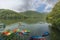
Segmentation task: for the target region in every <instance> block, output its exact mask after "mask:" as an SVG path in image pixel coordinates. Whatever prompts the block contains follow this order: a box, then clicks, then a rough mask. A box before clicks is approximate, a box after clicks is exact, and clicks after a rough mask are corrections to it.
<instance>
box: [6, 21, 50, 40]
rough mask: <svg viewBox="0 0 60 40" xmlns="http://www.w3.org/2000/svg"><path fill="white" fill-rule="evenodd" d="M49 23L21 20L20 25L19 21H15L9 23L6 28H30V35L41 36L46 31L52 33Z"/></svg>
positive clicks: (48, 38)
mask: <svg viewBox="0 0 60 40" xmlns="http://www.w3.org/2000/svg"><path fill="white" fill-rule="evenodd" d="M48 25H49V24H48V23H35V24H27V23H23V22H21V25H20V26H19V23H14V24H11V25H8V26H7V27H6V28H5V30H8V29H10V30H13V29H15V28H18V26H19V29H21V30H23V29H28V30H30V31H31V33H30V36H41V35H42V34H43V33H44V32H49V33H50V29H49V26H48ZM46 38H47V40H50V36H47V37H46Z"/></svg>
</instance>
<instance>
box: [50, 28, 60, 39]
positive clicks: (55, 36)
mask: <svg viewBox="0 0 60 40" xmlns="http://www.w3.org/2000/svg"><path fill="white" fill-rule="evenodd" d="M50 31H51V36H50V37H51V40H60V31H59V30H58V29H54V28H51V30H50Z"/></svg>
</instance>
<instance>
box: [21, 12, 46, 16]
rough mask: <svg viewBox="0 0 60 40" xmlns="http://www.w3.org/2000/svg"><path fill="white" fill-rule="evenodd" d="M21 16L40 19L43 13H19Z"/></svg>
mask: <svg viewBox="0 0 60 40" xmlns="http://www.w3.org/2000/svg"><path fill="white" fill-rule="evenodd" d="M21 14H22V15H26V16H28V17H41V16H43V15H45V14H44V13H40V12H36V11H25V12H21Z"/></svg>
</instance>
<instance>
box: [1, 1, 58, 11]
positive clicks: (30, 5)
mask: <svg viewBox="0 0 60 40" xmlns="http://www.w3.org/2000/svg"><path fill="white" fill-rule="evenodd" d="M56 2H57V0H0V9H11V10H15V11H26V10H35V11H39V12H49V11H50V10H51V9H52V8H53V7H54V4H55V3H56Z"/></svg>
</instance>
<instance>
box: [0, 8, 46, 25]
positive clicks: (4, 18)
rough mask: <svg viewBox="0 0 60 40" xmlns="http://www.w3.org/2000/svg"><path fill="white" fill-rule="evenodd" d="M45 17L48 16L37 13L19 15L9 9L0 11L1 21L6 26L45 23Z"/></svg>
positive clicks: (27, 12) (30, 12)
mask: <svg viewBox="0 0 60 40" xmlns="http://www.w3.org/2000/svg"><path fill="white" fill-rule="evenodd" d="M45 16H46V14H44V13H40V12H36V11H25V12H20V13H17V12H15V11H12V10H8V9H0V21H1V22H4V23H6V24H11V23H15V22H19V21H22V22H27V23H36V22H39V21H45Z"/></svg>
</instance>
